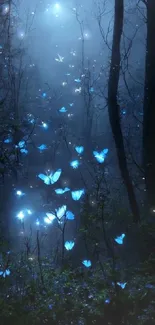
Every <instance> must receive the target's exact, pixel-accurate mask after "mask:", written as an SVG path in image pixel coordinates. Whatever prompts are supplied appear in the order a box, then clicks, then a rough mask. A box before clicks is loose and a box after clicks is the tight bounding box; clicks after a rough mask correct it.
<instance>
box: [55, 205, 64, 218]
mask: <svg viewBox="0 0 155 325" xmlns="http://www.w3.org/2000/svg"><path fill="white" fill-rule="evenodd" d="M66 209H67V206H66V205H62V207H60V208H59V209H56V216H57V218H58V219H59V220H60V219H61V218H62V217H63V216H64V215H65V213H66Z"/></svg>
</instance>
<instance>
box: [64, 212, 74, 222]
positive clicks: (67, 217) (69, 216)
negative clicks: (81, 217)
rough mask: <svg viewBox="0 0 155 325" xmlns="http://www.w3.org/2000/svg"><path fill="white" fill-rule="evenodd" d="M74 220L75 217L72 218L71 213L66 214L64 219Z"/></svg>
mask: <svg viewBox="0 0 155 325" xmlns="http://www.w3.org/2000/svg"><path fill="white" fill-rule="evenodd" d="M74 218H75V216H74V214H73V212H71V211H67V212H66V219H67V220H74Z"/></svg>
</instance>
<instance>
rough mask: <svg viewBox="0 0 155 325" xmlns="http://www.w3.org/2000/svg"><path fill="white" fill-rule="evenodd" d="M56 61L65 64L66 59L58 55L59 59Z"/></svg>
mask: <svg viewBox="0 0 155 325" xmlns="http://www.w3.org/2000/svg"><path fill="white" fill-rule="evenodd" d="M55 61H57V62H64V57H63V56H61V55H59V54H58V59H57V58H56V59H55Z"/></svg>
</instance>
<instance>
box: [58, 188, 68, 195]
mask: <svg viewBox="0 0 155 325" xmlns="http://www.w3.org/2000/svg"><path fill="white" fill-rule="evenodd" d="M68 191H70V189H69V188H68V187H65V188H64V189H63V188H57V189H56V190H55V193H56V194H64V193H66V192H68Z"/></svg>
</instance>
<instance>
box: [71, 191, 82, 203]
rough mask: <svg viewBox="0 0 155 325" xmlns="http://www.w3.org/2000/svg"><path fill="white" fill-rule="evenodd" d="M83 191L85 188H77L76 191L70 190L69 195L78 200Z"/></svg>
mask: <svg viewBox="0 0 155 325" xmlns="http://www.w3.org/2000/svg"><path fill="white" fill-rule="evenodd" d="M84 193H85V190H84V189H82V190H78V191H72V192H71V195H72V199H73V200H74V201H78V200H80V198H81V196H82V195H83V194H84Z"/></svg>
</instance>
